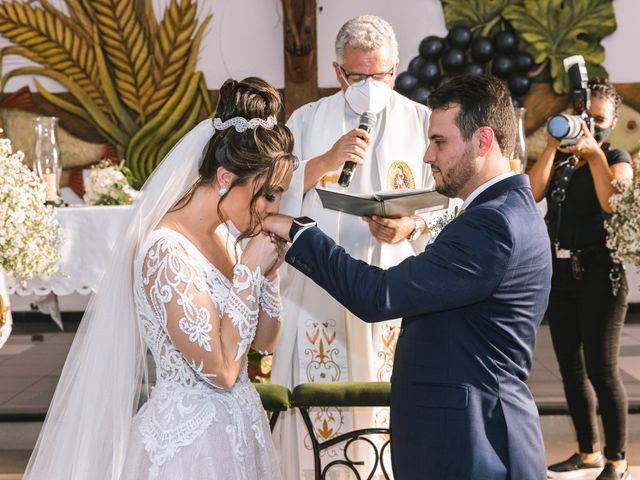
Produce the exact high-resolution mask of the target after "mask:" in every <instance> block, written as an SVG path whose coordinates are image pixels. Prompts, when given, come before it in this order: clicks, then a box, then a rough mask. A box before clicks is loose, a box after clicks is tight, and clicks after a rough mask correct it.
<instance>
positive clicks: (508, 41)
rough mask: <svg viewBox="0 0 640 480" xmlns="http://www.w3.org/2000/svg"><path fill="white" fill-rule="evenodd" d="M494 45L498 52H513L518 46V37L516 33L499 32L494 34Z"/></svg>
mask: <svg viewBox="0 0 640 480" xmlns="http://www.w3.org/2000/svg"><path fill="white" fill-rule="evenodd" d="M493 47H494V48H495V50H496V52H497V53H504V54H506V53H513V52H515V51H516V48H517V47H518V37H517V36H516V34H515V33H511V32H507V31H502V32H498V33H496V34H495V35H494V36H493Z"/></svg>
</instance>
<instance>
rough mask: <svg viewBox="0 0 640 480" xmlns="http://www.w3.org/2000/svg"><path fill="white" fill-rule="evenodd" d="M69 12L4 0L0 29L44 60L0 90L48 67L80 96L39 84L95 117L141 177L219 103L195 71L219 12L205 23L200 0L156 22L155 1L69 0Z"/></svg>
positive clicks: (15, 47) (0, 84) (185, 1)
mask: <svg viewBox="0 0 640 480" xmlns="http://www.w3.org/2000/svg"><path fill="white" fill-rule="evenodd" d="M65 3H66V7H67V11H68V12H69V13H68V14H65V13H63V12H62V11H60V10H57V9H56V8H54V7H53V6H51V4H50V3H49V2H48V1H47V0H41V1H40V2H39V5H36V4H32V3H31V2H21V1H18V0H10V1H5V2H2V3H1V4H0V35H2V36H3V37H5V38H7V39H8V40H10V41H11V42H12V45H10V46H8V47H5V48H4V49H2V50H0V61H1V59H2V56H4V55H20V56H22V57H24V58H27V59H29V60H31V61H32V62H34V63H36V64H37V65H38V66H29V67H22V68H18V69H14V70H12V71H10V72H6V73H4V74H3V75H2V77H1V78H0V89H2V88H4V85H6V82H7V81H8V80H9V79H10V78H12V77H15V76H20V75H43V76H46V77H49V78H51V79H53V80H56V81H57V82H59V83H60V84H62V85H63V86H64V87H65V88H66V89H67V90H68V91H69V93H70V94H71V96H72V97H73V100H69V99H63V98H62V97H60V96H58V95H55V94H53V93H51V92H48V91H46V90H45V89H44V88H43V87H42V85H41V84H40V83H39V82H36V88H37V89H38V91H39V92H40V93H41V94H42V96H43V98H44V99H45V100H47V101H49V102H51V103H52V104H54V105H55V106H57V107H58V108H60V109H62V110H64V111H66V112H69V113H71V114H73V115H76V116H78V117H80V118H82V119H84V120H86V121H88V122H90V123H91V124H92V125H93V126H94V127H95V128H96V129H97V130H98V131H99V132H101V133H102V134H103V135H104V137H105V138H106V139H107V140H108V141H110V142H112V143H113V144H114V145H115V146H116V149H117V151H118V155H119V156H120V158H122V159H124V160H125V164H126V165H127V166H128V167H129V168H130V169H131V171H132V172H133V174H134V180H135V183H136V184H142V183H143V182H144V181H145V180H146V178H147V177H148V176H149V175H150V174H151V172H152V171H153V169H154V168H155V167H156V165H157V164H158V162H159V161H160V160H161V159H162V157H163V155H164V154H165V153H166V152H168V151H169V150H170V149H171V147H172V146H173V145H174V144H175V143H176V142H177V141H178V139H179V138H180V136H181V134H182V133H184V132H186V131H188V130H189V129H190V128H192V127H193V125H194V124H195V122H196V121H197V119H198V117H199V116H200V114H201V111H202V110H203V109H204V110H205V113H206V114H207V115H208V114H210V113H211V111H212V110H213V108H212V105H211V102H210V99H209V95H208V89H207V86H206V82H205V80H204V75H202V73H201V72H199V71H196V63H197V57H198V52H199V49H200V43H201V40H202V36H203V34H204V31H205V28H206V27H207V25H208V23H209V22H210V20H211V17H212V16H211V15H207V16H206V17H205V18H204V19H202V20H201V21H200V22H198V19H197V16H196V12H197V0H171V1H170V3H169V5H168V6H167V8H166V9H165V11H164V13H163V15H162V20H161V21H160V22H158V21H157V19H156V17H155V15H154V13H153V9H152V5H151V1H150V0H84V1H81V0H66V2H65Z"/></svg>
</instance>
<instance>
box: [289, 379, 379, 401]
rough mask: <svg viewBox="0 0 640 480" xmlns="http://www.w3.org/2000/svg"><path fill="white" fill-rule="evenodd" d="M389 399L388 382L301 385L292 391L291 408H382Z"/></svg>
mask: <svg viewBox="0 0 640 480" xmlns="http://www.w3.org/2000/svg"><path fill="white" fill-rule="evenodd" d="M390 398H391V383H390V382H317V383H303V384H301V385H298V386H297V387H295V388H294V389H293V393H292V394H291V406H292V407H384V406H388V405H389V400H390Z"/></svg>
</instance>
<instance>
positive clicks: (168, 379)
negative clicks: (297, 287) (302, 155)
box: [24, 78, 295, 480]
mask: <svg viewBox="0 0 640 480" xmlns="http://www.w3.org/2000/svg"><path fill="white" fill-rule="evenodd" d="M280 110H281V101H280V98H279V96H278V93H277V92H276V91H275V90H274V89H273V88H272V87H271V86H270V85H269V84H267V83H266V82H264V81H263V80H260V79H257V78H247V79H245V80H243V81H241V82H236V81H233V80H229V81H227V82H226V83H225V84H224V85H223V86H222V88H221V89H220V101H219V105H218V110H217V117H216V118H214V119H213V120H211V119H208V120H205V121H203V122H202V123H200V124H199V125H198V126H196V127H195V128H194V129H193V130H192V131H191V132H190V133H188V134H187V135H186V136H185V137H184V138H183V139H182V140H180V142H179V143H178V144H177V145H176V146H175V147H174V148H173V149H172V150H171V152H170V153H169V154H168V155H167V157H166V158H165V159H164V160H163V162H162V163H161V164H160V165H159V166H158V168H157V169H156V170H155V171H154V173H153V175H152V176H151V177H150V179H149V180H148V181H147V183H146V184H145V186H144V187H143V191H142V194H141V196H140V198H139V199H138V200H137V201H136V206H135V208H134V211H133V214H132V221H131V223H130V225H129V227H128V228H127V230H126V232H125V233H124V234H123V235H122V236H121V238H120V241H119V242H118V245H117V246H116V248H115V251H114V255H113V264H112V266H111V269H110V271H108V272H106V274H105V275H104V277H103V279H102V281H101V283H100V288H99V293H98V294H97V295H96V296H95V297H94V298H93V299H92V301H91V303H90V304H89V307H88V309H87V312H86V313H85V316H84V318H83V321H82V322H81V325H80V328H79V329H78V332H77V334H76V338H75V340H74V343H73V345H72V347H71V351H70V352H69V356H68V358H67V362H66V363H65V367H64V370H63V372H62V375H61V378H60V381H59V383H58V387H57V389H56V393H55V395H54V398H53V401H52V404H51V407H50V409H49V413H48V415H47V419H46V421H45V424H44V426H43V429H42V431H41V433H40V437H39V439H38V443H37V445H36V449H35V450H34V453H33V455H32V457H31V459H30V461H29V465H28V466H27V471H26V473H25V477H24V478H25V479H29V480H32V479H38V480H40V479H43V480H44V479H47V480H87V479H91V480H98V479H110V480H118V479H126V480H129V479H131V480H133V479H136V480H137V479H143V478H144V479H146V478H149V479H172V480H173V479H181V478H183V479H257V478H260V479H272V478H279V476H280V474H279V468H278V462H277V460H276V455H275V452H274V449H273V445H272V443H271V436H270V432H269V427H268V423H267V419H266V415H265V413H264V410H263V409H262V406H261V403H260V398H259V396H258V394H257V392H256V390H255V388H254V387H253V386H252V385H251V382H250V381H249V379H248V377H247V352H248V351H249V348H250V347H252V348H255V349H258V350H261V351H264V350H266V351H272V350H273V348H274V347H275V345H276V343H277V340H278V336H279V333H280V323H279V314H280V299H279V288H278V275H277V269H278V267H279V266H280V264H281V263H282V260H283V249H282V245H281V244H280V243H279V242H278V241H275V240H273V239H272V238H271V237H270V236H268V235H266V234H264V233H261V232H260V220H261V217H262V216H263V215H266V214H268V213H274V212H277V211H278V208H279V204H280V198H281V195H282V192H283V191H284V190H286V189H287V187H288V184H289V182H290V181H291V176H292V171H293V168H294V163H295V160H294V157H293V155H292V153H291V150H292V146H293V138H292V136H291V133H290V132H289V130H288V129H287V127H286V126H284V125H280V124H278V123H277V121H276V115H277V114H278V113H279V112H280ZM227 222H230V223H231V224H233V226H234V227H235V229H236V230H237V231H239V232H240V234H239V235H238V236H237V238H235V239H233V238H232V237H231V235H230V231H229V229H228V228H227ZM245 239H248V242H247V244H246V248H245V249H244V251H243V252H240V251H239V248H238V244H239V242H240V241H242V240H245ZM147 348H148V349H149V351H150V352H151V354H152V356H153V360H154V362H155V365H156V378H157V379H156V384H155V387H154V388H153V390H152V392H151V394H150V396H149V398H148V399H146V402H145V403H144V405H143V406H142V408H140V410H139V411H138V412H137V413H135V412H136V410H137V407H138V403H139V399H140V397H141V396H142V397H144V390H145V389H141V388H140V385H142V384H146V383H147V378H146V373H144V372H146V362H145V359H146V350H147ZM143 400H144V398H143Z"/></svg>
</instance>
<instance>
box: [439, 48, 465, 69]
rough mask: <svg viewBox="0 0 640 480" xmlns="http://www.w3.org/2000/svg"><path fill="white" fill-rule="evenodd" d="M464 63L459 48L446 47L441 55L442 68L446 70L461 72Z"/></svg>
mask: <svg viewBox="0 0 640 480" xmlns="http://www.w3.org/2000/svg"><path fill="white" fill-rule="evenodd" d="M464 64H465V57H464V52H463V51H462V50H460V49H459V48H448V49H447V50H446V51H445V52H444V54H443V55H442V68H444V70H445V71H446V72H451V73H458V72H461V71H462V70H464Z"/></svg>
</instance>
